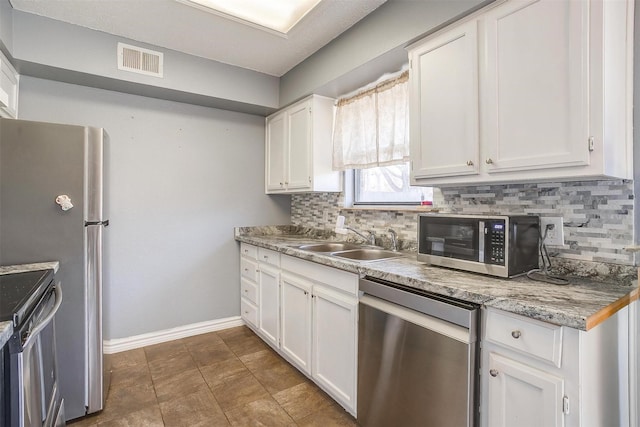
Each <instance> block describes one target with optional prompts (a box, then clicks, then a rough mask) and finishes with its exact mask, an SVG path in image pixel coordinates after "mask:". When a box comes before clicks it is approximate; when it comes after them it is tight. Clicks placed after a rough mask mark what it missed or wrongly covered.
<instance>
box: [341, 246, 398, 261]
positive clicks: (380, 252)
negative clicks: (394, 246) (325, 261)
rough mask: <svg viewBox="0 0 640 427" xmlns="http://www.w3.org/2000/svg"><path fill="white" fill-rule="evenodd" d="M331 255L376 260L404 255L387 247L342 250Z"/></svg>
mask: <svg viewBox="0 0 640 427" xmlns="http://www.w3.org/2000/svg"><path fill="white" fill-rule="evenodd" d="M331 255H333V256H336V257H340V258H347V259H351V260H354V261H375V260H381V259H388V258H396V257H400V256H402V254H400V253H398V252H393V251H388V250H386V249H374V248H360V249H353V250H348V251H342V252H334V253H332V254H331Z"/></svg>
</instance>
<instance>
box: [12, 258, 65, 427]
mask: <svg viewBox="0 0 640 427" xmlns="http://www.w3.org/2000/svg"><path fill="white" fill-rule="evenodd" d="M61 304H62V291H61V288H60V284H59V283H57V284H54V281H53V271H52V270H41V271H29V272H24V273H15V274H9V275H0V321H7V320H10V321H12V322H13V328H14V333H13V335H12V337H11V339H10V340H9V344H8V345H9V351H8V353H7V354H5V360H4V363H3V365H5V381H7V380H8V387H7V390H8V391H9V393H8V396H7V401H8V405H7V406H8V410H7V411H6V414H5V415H4V417H5V419H4V420H1V419H0V425H3V426H4V425H6V426H11V427H42V426H44V427H51V426H56V427H57V426H64V425H65V415H64V400H63V398H62V395H61V394H60V388H59V385H58V366H57V356H56V337H55V320H54V317H55V315H56V313H57V311H58V309H59V308H60V305H61Z"/></svg>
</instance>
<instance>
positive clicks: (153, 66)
mask: <svg viewBox="0 0 640 427" xmlns="http://www.w3.org/2000/svg"><path fill="white" fill-rule="evenodd" d="M163 63H164V54H163V53H162V52H156V51H154V50H149V49H144V48H141V47H137V46H132V45H128V44H124V43H118V70H123V71H130V72H132V73H138V74H144V75H146V76H154V77H162V76H163V65H164V64H163Z"/></svg>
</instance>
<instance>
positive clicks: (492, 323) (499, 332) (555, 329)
mask: <svg viewBox="0 0 640 427" xmlns="http://www.w3.org/2000/svg"><path fill="white" fill-rule="evenodd" d="M485 338H486V339H487V340H488V341H491V342H493V343H495V344H499V345H502V346H505V347H508V348H510V349H513V350H516V351H519V352H521V353H525V354H526V355H528V356H532V357H535V358H537V359H540V360H543V361H546V362H550V363H552V364H553V365H555V366H557V367H560V363H561V359H562V327H561V326H557V325H551V324H548V323H544V322H540V321H537V320H533V319H527V318H525V317H522V316H518V315H515V314H510V313H504V312H500V311H496V310H491V309H489V310H487V325H486V331H485Z"/></svg>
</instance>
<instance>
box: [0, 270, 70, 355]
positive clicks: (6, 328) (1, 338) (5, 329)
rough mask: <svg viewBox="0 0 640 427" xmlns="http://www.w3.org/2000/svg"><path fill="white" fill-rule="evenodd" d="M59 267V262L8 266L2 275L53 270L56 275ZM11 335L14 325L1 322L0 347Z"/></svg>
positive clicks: (0, 272)
mask: <svg viewBox="0 0 640 427" xmlns="http://www.w3.org/2000/svg"><path fill="white" fill-rule="evenodd" d="M59 266H60V263H59V262H58V261H52V262H40V263H37V264H20V265H7V266H5V267H0V275H3V274H13V273H23V272H25V271H36V270H53V272H54V273H57V272H58V268H59ZM11 334H13V325H12V323H11V322H0V347H2V346H4V345H5V344H6V343H7V341H9V338H11Z"/></svg>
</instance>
